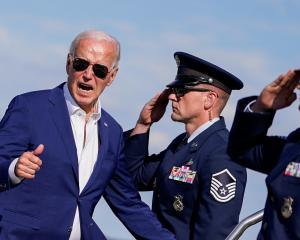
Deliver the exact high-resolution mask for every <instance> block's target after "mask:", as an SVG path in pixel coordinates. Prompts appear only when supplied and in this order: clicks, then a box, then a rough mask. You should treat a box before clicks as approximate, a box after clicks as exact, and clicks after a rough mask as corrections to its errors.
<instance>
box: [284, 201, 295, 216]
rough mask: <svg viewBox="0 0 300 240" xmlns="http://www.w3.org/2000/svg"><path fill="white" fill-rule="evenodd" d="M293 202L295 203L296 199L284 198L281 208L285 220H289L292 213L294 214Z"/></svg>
mask: <svg viewBox="0 0 300 240" xmlns="http://www.w3.org/2000/svg"><path fill="white" fill-rule="evenodd" d="M293 201H294V199H293V198H291V197H287V198H284V202H283V205H282V207H281V215H282V216H283V217H284V218H289V217H290V216H291V215H292V213H293V208H292V205H293Z"/></svg>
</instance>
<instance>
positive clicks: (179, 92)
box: [170, 86, 211, 98]
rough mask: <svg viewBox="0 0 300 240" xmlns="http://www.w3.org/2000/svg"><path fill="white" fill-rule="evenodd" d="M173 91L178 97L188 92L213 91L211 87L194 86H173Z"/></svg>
mask: <svg viewBox="0 0 300 240" xmlns="http://www.w3.org/2000/svg"><path fill="white" fill-rule="evenodd" d="M170 89H171V91H172V93H174V94H175V96H176V98H181V97H183V96H184V95H185V94H186V93H188V92H211V90H210V89H207V88H192V87H188V86H185V87H171V88H170Z"/></svg>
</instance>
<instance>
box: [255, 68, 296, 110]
mask: <svg viewBox="0 0 300 240" xmlns="http://www.w3.org/2000/svg"><path fill="white" fill-rule="evenodd" d="M299 81H300V72H299V71H298V70H289V71H288V72H287V73H286V74H284V75H280V76H279V77H278V78H277V79H276V80H275V81H273V82H272V83H270V84H269V85H267V86H266V87H265V88H264V89H263V90H262V92H261V94H260V95H259V97H258V98H257V100H256V102H255V103H254V104H253V106H252V107H251V108H252V110H253V111H254V112H265V111H268V110H278V109H281V108H285V107H288V106H290V105H291V104H292V103H293V102H294V101H295V100H296V98H297V95H296V93H295V92H294V90H295V88H299V87H300V85H299Z"/></svg>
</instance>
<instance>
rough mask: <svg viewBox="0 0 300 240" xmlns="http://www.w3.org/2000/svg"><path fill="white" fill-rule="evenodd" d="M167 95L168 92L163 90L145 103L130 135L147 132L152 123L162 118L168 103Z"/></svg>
mask: <svg viewBox="0 0 300 240" xmlns="http://www.w3.org/2000/svg"><path fill="white" fill-rule="evenodd" d="M169 95H170V90H169V89H165V90H164V91H163V92H162V93H157V94H156V95H155V96H154V97H153V98H152V99H151V100H150V101H149V102H147V103H146V105H145V106H144V107H143V109H142V111H141V113H140V116H139V119H138V121H137V124H136V126H135V129H134V130H133V132H132V134H131V135H134V134H137V133H144V132H147V131H148V130H149V128H150V126H151V125H152V124H153V123H154V122H158V121H159V120H160V119H161V118H162V117H163V115H164V114H165V112H166V108H167V105H168V102H169V99H168V97H169Z"/></svg>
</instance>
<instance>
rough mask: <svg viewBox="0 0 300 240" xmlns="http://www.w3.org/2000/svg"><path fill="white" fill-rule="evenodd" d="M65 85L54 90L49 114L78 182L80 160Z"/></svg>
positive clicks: (51, 95)
mask: <svg viewBox="0 0 300 240" xmlns="http://www.w3.org/2000/svg"><path fill="white" fill-rule="evenodd" d="M63 85H64V84H61V85H60V86H58V87H56V88H54V89H53V90H52V92H51V94H50V97H49V102H50V105H49V112H50V113H51V114H50V115H51V117H52V119H53V121H54V123H55V126H56V127H57V130H58V132H59V134H60V136H61V138H62V140H63V143H64V145H65V149H66V151H67V153H68V155H69V158H70V160H71V163H72V167H73V171H74V174H75V176H76V177H75V179H76V181H77V182H78V158H77V151H76V144H75V141H74V137H73V131H72V127H71V122H70V116H69V113H68V108H67V104H66V101H65V98H64V93H63Z"/></svg>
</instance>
